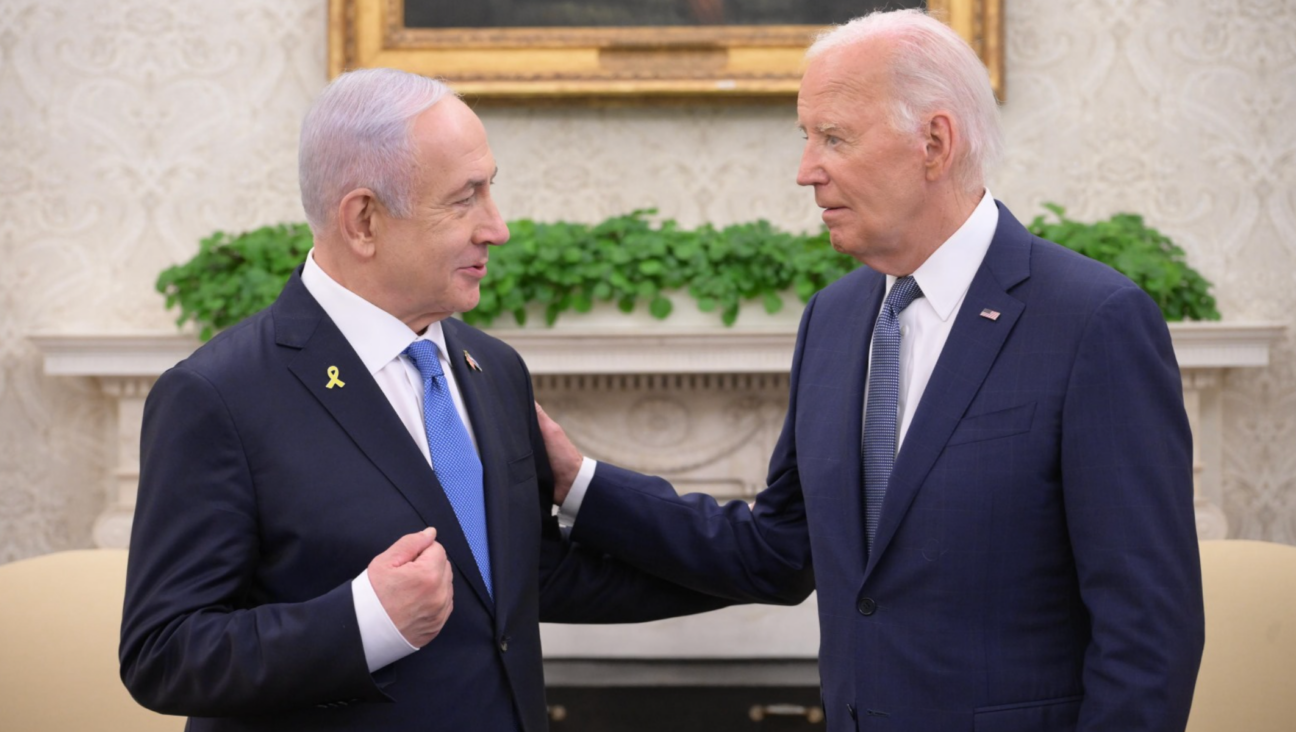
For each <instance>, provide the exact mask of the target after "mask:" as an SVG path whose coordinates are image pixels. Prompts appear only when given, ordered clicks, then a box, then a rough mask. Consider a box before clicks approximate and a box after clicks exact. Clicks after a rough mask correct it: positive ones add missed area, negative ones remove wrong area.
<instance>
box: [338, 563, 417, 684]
mask: <svg viewBox="0 0 1296 732" xmlns="http://www.w3.org/2000/svg"><path fill="white" fill-rule="evenodd" d="M351 599H352V601H354V602H355V611H356V621H357V622H358V623H359V625H360V642H361V643H362V644H363V645H364V654H365V663H367V664H369V673H373V672H374V671H377V670H378V669H380V668H382V667H384V666H387V665H390V664H392V663H395V662H396V661H399V660H400V659H402V658H404V657H406V656H408V655H410V654H411V653H413V652H414V651H417V650H418V648H416V647H414V646H413V645H410V642H409V641H407V640H405V636H403V635H401V632H400V631H399V630H397V629H396V624H395V623H393V622H392V619H391V616H390V615H388V614H387V609H386V608H384V607H383V606H382V601H381V600H379V599H378V593H376V592H374V588H373V585H372V584H370V582H369V570H367V569H366V570H365V571H363V572H361V573H360V576H359V577H356V578H355V579H354V580H352V581H351Z"/></svg>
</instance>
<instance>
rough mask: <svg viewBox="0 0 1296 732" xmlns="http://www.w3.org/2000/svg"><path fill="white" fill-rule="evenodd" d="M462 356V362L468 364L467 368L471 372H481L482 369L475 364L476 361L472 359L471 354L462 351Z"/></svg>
mask: <svg viewBox="0 0 1296 732" xmlns="http://www.w3.org/2000/svg"><path fill="white" fill-rule="evenodd" d="M463 354H464V361H466V362H467V363H468V368H470V369H472V370H473V371H481V370H482V367H481V366H479V365H478V364H477V359H475V358H473V357H472V354H471V353H469V352H468V351H467V350H464V352H463Z"/></svg>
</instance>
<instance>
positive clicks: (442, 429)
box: [404, 338, 495, 597]
mask: <svg viewBox="0 0 1296 732" xmlns="http://www.w3.org/2000/svg"><path fill="white" fill-rule="evenodd" d="M404 353H405V355H406V356H409V358H410V360H411V361H413V362H414V366H415V368H417V369H418V370H419V374H421V375H422V376H423V429H424V431H426V432H427V440H428V450H429V451H430V452H431V453H432V469H433V470H435V471H436V476H437V480H439V481H440V482H441V488H442V490H444V491H445V494H446V497H447V498H449V499H450V505H451V506H452V507H454V512H455V517H456V518H458V519H459V526H460V527H461V528H463V532H464V537H465V538H467V539H468V547H469V548H470V549H472V554H473V558H474V559H476V560H477V568H478V569H479V570H480V571H481V575H482V579H483V580H485V582H486V592H487V593H489V594H490V595H491V597H494V596H495V593H494V591H493V590H492V589H491V567H490V547H489V545H488V544H487V542H486V497H485V494H484V493H483V491H482V464H481V458H479V457H478V456H477V450H476V449H475V448H474V447H473V443H472V439H470V438H469V437H468V430H467V429H466V428H465V427H464V423H463V420H462V419H460V418H459V412H457V411H456V410H455V406H454V400H453V399H451V398H450V388H449V385H448V384H447V383H446V378H445V373H444V372H443V371H442V370H441V361H440V359H438V358H437V346H436V344H435V343H433V342H432V341H429V340H424V339H421V338H420V339H419V340H417V341H414V342H413V343H411V344H410V345H409V347H408V348H406V349H405V351H404Z"/></svg>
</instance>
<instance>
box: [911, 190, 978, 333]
mask: <svg viewBox="0 0 1296 732" xmlns="http://www.w3.org/2000/svg"><path fill="white" fill-rule="evenodd" d="M998 226H999V207H998V206H996V205H995V202H994V196H992V195H990V190H989V189H986V191H985V193H984V194H983V195H982V196H981V202H980V203H978V204H977V206H976V208H975V209H973V210H972V215H971V216H969V217H968V219H967V221H964V222H963V225H962V226H960V227H959V228H958V231H955V232H954V234H953V235H951V236H950V238H948V239H946V240H945V243H944V244H941V245H940V246H939V247H937V249H936V251H934V252H932V254H931V256H930V257H928V258H927V261H925V262H923V263H922V266H920V267H919V268H918V269H917V270H915V271H914V273H913V278H914V279H915V280H916V281H917V282H918V287H920V288H922V292H923V298H924V299H926V300H927V302H928V303H929V304H930V305H931V306H932V309H933V310H935V311H936V315H937V316H938V317H940V319H941V321H942V322H943V321H946V320H949V319H950V317H951V316H953V315H954V309H955V308H956V307H957V306H958V304H959V303H960V302H962V300H963V296H964V295H965V294H967V290H968V288H969V287H971V285H972V278H973V277H975V276H976V273H977V270H978V269H980V268H981V260H983V259H985V254H986V251H987V250H988V249H989V248H990V240H992V239H993V238H994V233H995V229H996V228H998ZM895 281H896V278H895V277H894V276H893V275H887V292H890V291H891V285H893V284H895Z"/></svg>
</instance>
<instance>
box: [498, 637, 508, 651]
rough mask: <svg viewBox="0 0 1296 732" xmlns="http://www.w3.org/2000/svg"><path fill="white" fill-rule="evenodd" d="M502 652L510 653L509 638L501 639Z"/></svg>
mask: <svg viewBox="0 0 1296 732" xmlns="http://www.w3.org/2000/svg"><path fill="white" fill-rule="evenodd" d="M499 648H500V653H508V638H505V639H504V640H502V641H500V646H499Z"/></svg>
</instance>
